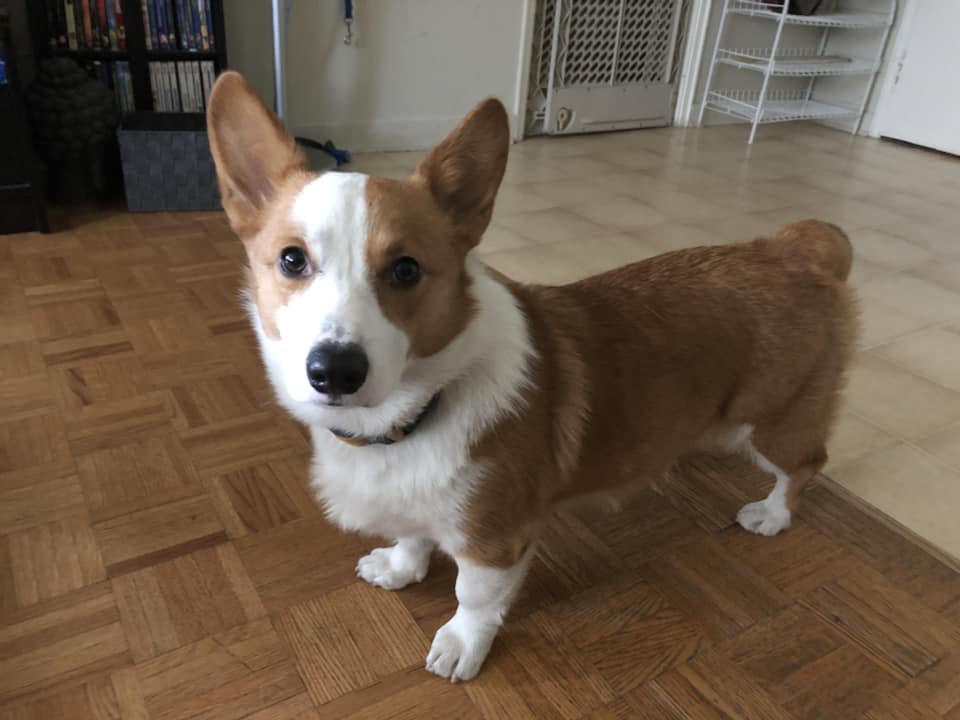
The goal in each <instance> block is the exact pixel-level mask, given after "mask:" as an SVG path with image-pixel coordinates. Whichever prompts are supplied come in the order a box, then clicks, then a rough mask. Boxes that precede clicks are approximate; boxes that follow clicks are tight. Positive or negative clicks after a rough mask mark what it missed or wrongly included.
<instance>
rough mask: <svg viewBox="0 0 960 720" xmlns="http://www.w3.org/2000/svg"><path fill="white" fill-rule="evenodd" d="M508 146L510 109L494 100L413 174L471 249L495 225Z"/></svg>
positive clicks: (473, 112)
mask: <svg viewBox="0 0 960 720" xmlns="http://www.w3.org/2000/svg"><path fill="white" fill-rule="evenodd" d="M509 147H510V122H509V119H508V118H507V111H506V108H504V107H503V104H502V103H501V102H500V101H499V100H496V99H494V98H489V99H487V100H484V101H483V102H481V103H480V104H479V105H477V106H476V107H475V108H474V109H473V110H471V111H470V114H468V115H467V116H466V117H465V118H464V119H463V121H461V123H460V124H459V125H458V126H457V127H456V128H454V130H453V132H451V133H450V134H449V135H448V136H447V137H446V138H445V139H444V140H443V142H441V143H440V144H439V145H437V146H436V147H435V148H434V149H433V150H431V151H430V152H429V153H428V154H427V156H426V157H425V158H424V159H423V160H422V161H421V162H420V164H419V165H418V166H417V169H416V170H415V171H414V177H417V178H420V179H421V180H423V181H424V182H425V183H426V184H427V186H428V187H429V188H430V192H431V193H432V195H433V197H434V199H435V200H436V202H437V204H438V205H439V206H440V208H441V209H443V210H444V211H446V212H447V213H448V214H449V215H450V217H451V219H452V220H453V221H454V223H455V224H456V226H457V229H458V230H459V231H461V233H460V234H461V235H462V237H463V239H464V240H465V241H466V242H467V244H468V245H469V247H473V246H474V245H476V244H477V243H478V242H479V241H480V236H481V235H482V234H483V231H484V230H486V229H487V225H488V224H489V223H490V216H491V214H492V213H493V201H494V199H495V198H496V196H497V190H498V189H499V187H500V181H501V180H502V179H503V172H504V170H505V169H506V167H507V151H508V149H509Z"/></svg>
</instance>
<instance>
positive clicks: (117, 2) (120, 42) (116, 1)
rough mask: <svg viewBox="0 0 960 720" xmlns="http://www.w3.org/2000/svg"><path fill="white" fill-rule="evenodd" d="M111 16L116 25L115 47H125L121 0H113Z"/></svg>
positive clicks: (122, 48)
mask: <svg viewBox="0 0 960 720" xmlns="http://www.w3.org/2000/svg"><path fill="white" fill-rule="evenodd" d="M113 17H114V19H115V21H116V25H117V49H118V50H126V49H127V26H126V24H125V23H124V21H123V0H113Z"/></svg>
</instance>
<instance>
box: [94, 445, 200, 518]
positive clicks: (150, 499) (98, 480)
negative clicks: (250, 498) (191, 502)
mask: <svg viewBox="0 0 960 720" xmlns="http://www.w3.org/2000/svg"><path fill="white" fill-rule="evenodd" d="M77 472H78V474H79V476H80V480H81V482H82V484H83V492H84V495H85V496H86V499H87V504H88V507H89V509H90V516H91V519H92V521H93V522H95V523H96V522H101V521H103V520H109V519H111V518H114V517H117V516H119V515H125V514H127V513H131V512H137V511H140V510H146V509H148V508H151V507H156V506H158V505H164V504H166V503H168V502H172V501H174V500H180V499H182V498H186V497H191V496H193V495H197V494H199V493H201V492H202V490H203V488H202V487H201V485H200V481H199V479H198V477H197V474H196V471H195V470H194V469H193V465H192V463H191V462H190V459H189V457H188V456H187V453H186V451H185V450H184V449H183V447H182V445H181V444H180V440H179V438H177V436H176V435H175V434H174V433H172V432H169V433H167V434H166V435H161V434H151V435H148V436H145V437H143V438H141V439H139V440H137V441H134V442H131V443H127V444H124V445H115V446H112V447H105V448H100V449H97V450H94V451H92V452H88V453H84V454H82V455H79V456H78V457H77Z"/></svg>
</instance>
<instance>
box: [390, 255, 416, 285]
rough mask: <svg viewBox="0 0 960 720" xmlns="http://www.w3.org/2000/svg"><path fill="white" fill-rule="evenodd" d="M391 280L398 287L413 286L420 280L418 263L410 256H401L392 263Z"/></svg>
mask: <svg viewBox="0 0 960 720" xmlns="http://www.w3.org/2000/svg"><path fill="white" fill-rule="evenodd" d="M393 280H394V282H395V283H396V284H397V285H399V286H400V287H413V286H414V285H416V284H417V283H418V282H419V281H420V265H419V264H418V263H417V261H416V260H414V259H413V258H412V257H402V258H400V259H399V260H397V261H396V262H395V263H394V264H393Z"/></svg>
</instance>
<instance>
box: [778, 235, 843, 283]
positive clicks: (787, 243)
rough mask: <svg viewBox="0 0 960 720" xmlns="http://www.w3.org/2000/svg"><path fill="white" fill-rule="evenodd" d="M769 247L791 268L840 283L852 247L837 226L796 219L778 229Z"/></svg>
mask: <svg viewBox="0 0 960 720" xmlns="http://www.w3.org/2000/svg"><path fill="white" fill-rule="evenodd" d="M768 242H769V247H770V249H771V250H773V251H774V252H776V253H777V254H778V255H779V256H780V257H781V258H782V259H783V260H784V261H785V262H787V263H788V264H790V265H798V266H804V267H807V268H809V269H813V270H815V271H817V272H819V273H822V274H823V275H826V276H828V277H831V278H833V279H835V280H839V281H841V282H843V281H844V280H846V279H847V278H848V277H849V276H850V267H851V265H852V264H853V246H852V245H851V244H850V238H848V237H847V234H846V233H845V232H844V231H843V230H841V229H840V228H839V227H837V226H836V225H834V224H832V223H828V222H823V221H822V220H799V221H797V222H793V223H790V224H789V225H786V226H785V227H783V228H781V229H780V230H779V231H778V232H777V233H776V234H775V235H774V236H773V237H772V238H770V239H769V241H768Z"/></svg>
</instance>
